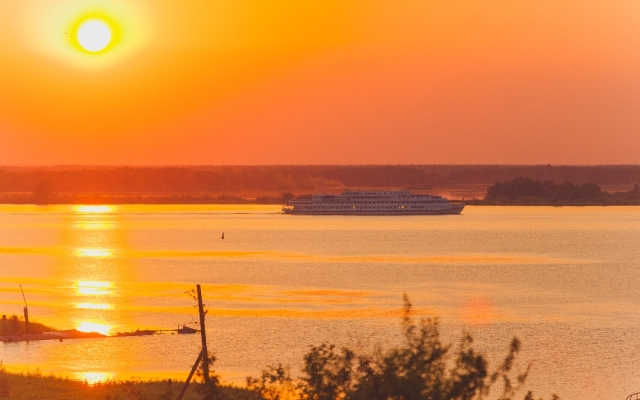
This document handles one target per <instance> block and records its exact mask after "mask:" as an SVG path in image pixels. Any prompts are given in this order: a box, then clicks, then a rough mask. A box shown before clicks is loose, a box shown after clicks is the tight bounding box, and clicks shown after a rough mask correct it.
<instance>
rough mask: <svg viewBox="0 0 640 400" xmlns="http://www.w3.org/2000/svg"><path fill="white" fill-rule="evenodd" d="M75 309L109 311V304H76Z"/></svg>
mask: <svg viewBox="0 0 640 400" xmlns="http://www.w3.org/2000/svg"><path fill="white" fill-rule="evenodd" d="M76 308H79V309H84V310H109V309H111V305H110V304H94V303H77V304H76Z"/></svg>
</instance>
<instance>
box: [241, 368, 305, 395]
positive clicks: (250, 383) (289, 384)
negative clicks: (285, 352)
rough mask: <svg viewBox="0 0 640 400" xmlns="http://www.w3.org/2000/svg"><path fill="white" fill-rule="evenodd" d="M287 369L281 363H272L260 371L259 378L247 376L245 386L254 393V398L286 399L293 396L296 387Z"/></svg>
mask: <svg viewBox="0 0 640 400" xmlns="http://www.w3.org/2000/svg"><path fill="white" fill-rule="evenodd" d="M294 385H295V384H294V382H293V379H291V375H290V373H289V369H288V368H286V367H284V366H283V365H282V364H278V365H273V366H270V367H268V368H267V369H265V370H264V371H262V375H261V376H260V377H259V378H252V377H248V378H247V388H248V389H249V390H250V391H251V392H252V393H254V394H255V399H264V400H286V399H289V398H292V397H294V396H295V393H296V388H295V386H294Z"/></svg>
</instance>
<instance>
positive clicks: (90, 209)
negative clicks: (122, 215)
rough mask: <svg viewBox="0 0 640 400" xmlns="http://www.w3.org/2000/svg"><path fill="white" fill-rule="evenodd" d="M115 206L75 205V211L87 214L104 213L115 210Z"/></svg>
mask: <svg viewBox="0 0 640 400" xmlns="http://www.w3.org/2000/svg"><path fill="white" fill-rule="evenodd" d="M115 210H116V208H115V207H114V206H75V207H73V211H75V212H79V213H86V214H104V213H111V212H114V211H115Z"/></svg>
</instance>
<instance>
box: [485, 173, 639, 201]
mask: <svg viewBox="0 0 640 400" xmlns="http://www.w3.org/2000/svg"><path fill="white" fill-rule="evenodd" d="M485 200H486V201H487V202H495V203H505V202H506V203H512V202H523V203H526V202H549V203H558V202H561V203H564V204H566V203H585V204H589V203H616V204H618V203H622V204H624V203H638V202H640V185H638V184H636V185H634V187H633V189H631V190H630V191H628V192H619V193H608V192H606V191H603V190H602V189H601V188H600V186H599V185H597V184H595V183H583V184H577V183H573V182H570V181H565V182H563V183H561V184H556V183H555V182H553V181H544V182H543V181H541V180H539V179H538V180H535V181H534V180H533V179H531V178H522V177H520V178H516V179H514V180H511V181H507V182H498V183H496V184H495V185H493V186H490V187H489V188H488V189H487V195H486V197H485Z"/></svg>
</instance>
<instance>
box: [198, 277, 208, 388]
mask: <svg viewBox="0 0 640 400" xmlns="http://www.w3.org/2000/svg"><path fill="white" fill-rule="evenodd" d="M196 288H197V290H198V310H199V311H200V336H201V338H202V375H203V378H204V383H205V384H208V383H209V352H208V351H207V331H206V330H205V327H204V307H203V306H202V291H201V290H200V285H197V286H196Z"/></svg>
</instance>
